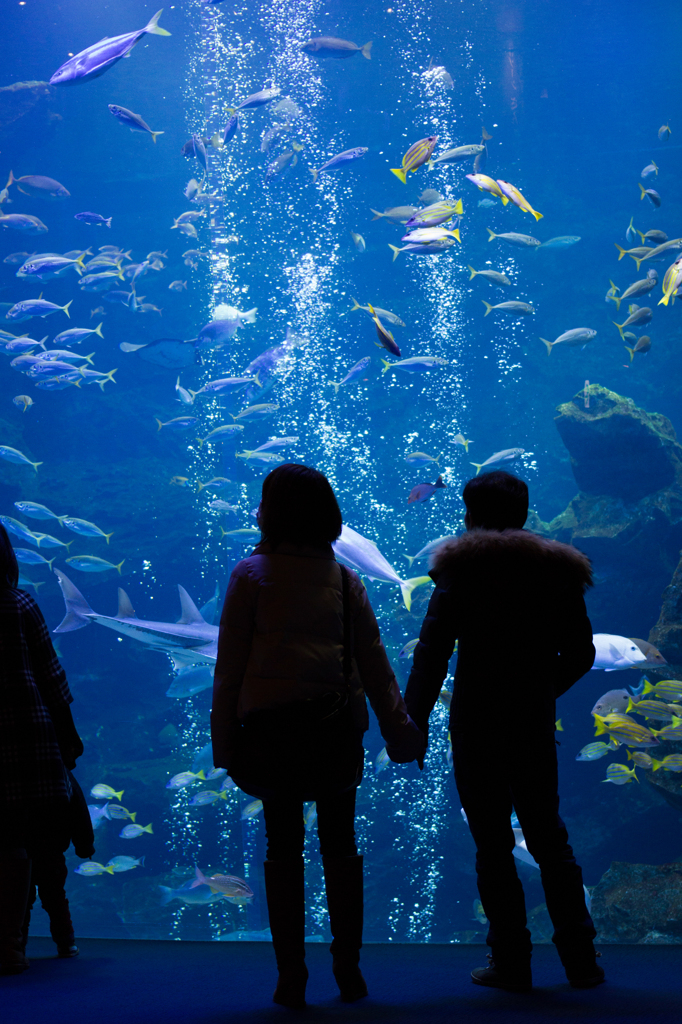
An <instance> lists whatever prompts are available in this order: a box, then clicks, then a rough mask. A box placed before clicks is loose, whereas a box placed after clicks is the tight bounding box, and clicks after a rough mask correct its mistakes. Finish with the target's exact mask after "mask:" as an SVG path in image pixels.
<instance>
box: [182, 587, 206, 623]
mask: <svg viewBox="0 0 682 1024" xmlns="http://www.w3.org/2000/svg"><path fill="white" fill-rule="evenodd" d="M178 593H179V595H180V609H181V611H182V615H181V616H180V618H179V619H178V622H179V623H181V624H182V625H183V626H189V625H191V624H192V623H197V624H199V623H200V624H202V625H206V619H205V618H204V617H203V615H202V614H201V612H200V611H199V609H198V608H197V606H196V605H195V603H194V601H193V600H192V598H191V597H190V596H189V594H188V593H187V591H186V590H185V588H184V587H181V586H180V585H178Z"/></svg>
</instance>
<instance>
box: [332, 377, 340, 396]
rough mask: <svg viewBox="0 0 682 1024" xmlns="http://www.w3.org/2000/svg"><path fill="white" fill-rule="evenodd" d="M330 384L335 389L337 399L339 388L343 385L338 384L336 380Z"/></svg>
mask: <svg viewBox="0 0 682 1024" xmlns="http://www.w3.org/2000/svg"><path fill="white" fill-rule="evenodd" d="M329 383H330V384H331V386H332V387H333V388H334V397H335V398H336V396H337V395H338V393H339V388H340V387H341V385H340V384H337V383H336V381H335V380H330V381H329Z"/></svg>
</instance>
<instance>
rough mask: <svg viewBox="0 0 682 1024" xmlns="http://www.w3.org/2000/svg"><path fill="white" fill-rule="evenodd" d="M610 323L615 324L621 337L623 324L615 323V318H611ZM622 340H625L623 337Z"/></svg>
mask: <svg viewBox="0 0 682 1024" xmlns="http://www.w3.org/2000/svg"><path fill="white" fill-rule="evenodd" d="M611 323H612V324H615V326H616V327H617V328H618V331H619V333H620V336H621V338H623V327H625V324H617V323H616V321H615V320H612V321H611ZM623 341H625V338H623Z"/></svg>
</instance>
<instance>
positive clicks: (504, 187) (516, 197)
mask: <svg viewBox="0 0 682 1024" xmlns="http://www.w3.org/2000/svg"><path fill="white" fill-rule="evenodd" d="M497 184H498V185H499V186H500V191H501V192H502V195H505V196H506V197H507V199H511V201H512V203H513V204H514V206H518V208H519V210H523V212H524V213H532V214H533V216H534V217H535V219H536V220H540V218H541V217H542V214H541V213H538V211H537V210H534V209H533V207H532V206H531V205H530V203H529V202H528V200H527V199H526V198H525V197H524V196H522V195H521V193H520V192H519V190H518V189H517V187H516V185H512V184H511V182H509V181H502V180H501V179H500V178H498V179H497Z"/></svg>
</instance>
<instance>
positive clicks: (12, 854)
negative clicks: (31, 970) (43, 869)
mask: <svg viewBox="0 0 682 1024" xmlns="http://www.w3.org/2000/svg"><path fill="white" fill-rule="evenodd" d="M8 853H9V856H7V855H6V856H5V857H3V858H2V860H0V974H21V972H22V971H25V970H26V968H27V967H29V966H30V965H29V962H28V960H27V958H26V956H25V954H24V946H25V943H24V931H23V925H24V915H25V914H26V903H27V900H28V893H29V888H30V885H31V862H30V860H28V858H27V857H26V851H25V850H23V849H22V850H13V851H8Z"/></svg>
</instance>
